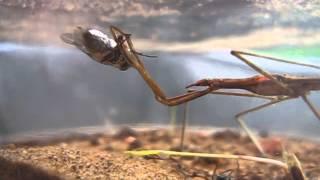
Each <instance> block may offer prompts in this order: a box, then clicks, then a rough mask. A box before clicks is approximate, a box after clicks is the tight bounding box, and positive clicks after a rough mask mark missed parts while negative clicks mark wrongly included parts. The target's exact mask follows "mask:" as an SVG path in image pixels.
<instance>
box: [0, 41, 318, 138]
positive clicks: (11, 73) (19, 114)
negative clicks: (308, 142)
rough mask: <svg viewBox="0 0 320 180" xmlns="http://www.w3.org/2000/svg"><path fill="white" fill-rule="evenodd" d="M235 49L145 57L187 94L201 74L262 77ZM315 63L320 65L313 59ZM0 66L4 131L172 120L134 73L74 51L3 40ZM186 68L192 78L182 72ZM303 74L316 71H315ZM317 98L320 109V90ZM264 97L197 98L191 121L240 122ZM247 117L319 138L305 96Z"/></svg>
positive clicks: (160, 76) (167, 82)
mask: <svg viewBox="0 0 320 180" xmlns="http://www.w3.org/2000/svg"><path fill="white" fill-rule="evenodd" d="M228 52H229V51H228V50H221V51H214V52H211V53H207V54H186V53H160V52H157V53H156V54H158V55H159V56H160V57H159V59H156V60H154V59H152V60H151V59H146V60H145V61H144V62H145V64H146V67H147V69H148V70H150V72H151V74H152V75H153V77H154V79H155V80H156V81H157V82H158V83H159V84H160V86H161V87H162V88H163V89H164V90H165V92H166V93H167V94H168V95H170V96H173V95H177V94H180V93H183V92H184V86H185V85H186V84H189V83H192V82H194V81H196V80H199V79H202V78H227V77H228V78H236V77H238V78H239V77H248V76H251V75H255V74H256V72H254V71H252V70H251V69H250V68H248V67H246V66H245V65H243V64H241V62H239V61H237V60H236V59H235V58H234V57H232V56H231V55H230V54H229V53H228ZM172 59H174V61H172ZM308 61H310V62H311V63H314V64H317V63H318V61H316V60H314V61H313V60H312V58H308ZM0 63H1V66H0V68H1V70H0V77H1V78H0V84H1V88H0V95H1V97H2V98H1V100H0V107H1V108H0V109H1V111H0V114H1V119H0V120H1V121H0V122H1V123H0V124H1V127H2V129H1V132H2V134H6V135H13V134H20V133H27V132H31V131H38V132H40V131H46V130H48V129H50V130H51V131H54V129H56V130H58V129H65V128H71V129H72V128H79V127H87V126H96V127H100V128H101V127H109V128H110V127H113V126H117V125H121V124H131V125H138V124H149V125H159V124H169V113H168V108H167V107H165V106H164V105H162V104H160V103H158V102H157V101H156V100H155V99H154V97H153V94H152V93H151V91H150V89H149V88H148V87H147V86H146V85H145V83H144V82H143V81H142V78H141V77H140V76H139V75H138V74H137V73H136V72H135V71H134V70H129V71H127V72H120V71H117V70H116V69H113V68H112V67H109V66H103V65H100V64H98V63H95V62H94V61H91V60H90V59H89V58H88V57H87V56H86V55H83V54H81V52H79V51H76V50H75V49H66V48H61V47H54V46H51V47H50V46H45V47H41V46H39V47H36V46H30V45H21V44H20V45H17V44H13V43H5V44H0ZM264 65H267V66H266V68H267V69H270V70H272V71H280V70H281V69H283V67H285V65H278V64H276V65H275V64H274V63H271V64H270V63H266V64H264ZM318 65H319V64H318ZM226 69H227V70H226ZM289 70H290V72H291V73H293V74H294V73H298V74H299V73H301V69H300V68H299V69H295V71H293V70H294V69H289ZM163 72H166V73H163ZM181 72H183V73H184V74H185V75H184V76H181ZM303 73H306V74H308V75H317V74H315V72H314V71H312V70H310V71H303ZM310 98H311V100H312V101H313V102H314V103H315V104H317V105H318V106H320V104H319V103H318V102H320V94H319V93H318V92H314V93H312V94H311V96H310ZM263 102H264V100H259V99H254V98H246V97H231V96H221V95H208V96H206V97H202V98H200V99H198V100H195V101H193V102H191V103H190V112H189V124H190V125H192V126H212V127H238V124H237V123H235V121H234V115H235V114H237V113H238V112H241V111H243V110H245V109H248V108H250V107H254V106H256V105H258V104H261V103H263ZM246 119H248V123H249V125H250V126H251V127H253V128H256V129H259V130H267V131H272V132H282V133H283V132H286V133H289V134H295V135H298V136H307V137H316V136H319V135H320V134H319V132H320V131H319V128H320V123H319V122H318V120H317V119H316V118H315V117H314V115H313V114H312V112H311V111H310V110H309V109H308V107H307V106H306V105H305V104H304V103H303V101H302V100H300V99H294V100H290V101H288V102H284V103H280V104H277V105H275V106H272V107H270V108H266V109H265V110H261V111H259V112H255V113H252V114H250V115H248V116H246Z"/></svg>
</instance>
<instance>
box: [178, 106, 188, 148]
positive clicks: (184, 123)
mask: <svg viewBox="0 0 320 180" xmlns="http://www.w3.org/2000/svg"><path fill="white" fill-rule="evenodd" d="M188 112H189V103H188V102H186V103H184V104H183V118H182V126H181V138H180V151H183V149H184V137H185V132H186V127H187V121H188V118H189V117H188Z"/></svg>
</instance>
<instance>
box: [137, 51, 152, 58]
mask: <svg viewBox="0 0 320 180" xmlns="http://www.w3.org/2000/svg"><path fill="white" fill-rule="evenodd" d="M133 53H135V54H138V55H139V56H144V57H150V58H157V57H158V56H155V55H146V54H143V53H141V52H137V51H133Z"/></svg>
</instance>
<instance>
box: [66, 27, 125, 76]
mask: <svg viewBox="0 0 320 180" xmlns="http://www.w3.org/2000/svg"><path fill="white" fill-rule="evenodd" d="M112 34H113V36H114V39H112V38H109V37H108V36H107V35H106V34H104V33H103V32H101V31H99V30H97V29H91V28H87V29H85V28H82V27H77V28H76V29H75V30H74V31H73V32H72V33H64V34H62V35H61V39H62V41H64V42H65V43H68V44H71V45H74V46H76V47H77V48H78V49H80V50H81V51H82V52H84V53H86V54H87V55H88V56H90V57H91V58H92V59H93V60H94V61H97V62H99V63H102V64H105V65H110V66H113V67H115V68H118V69H119V70H122V71H125V70H127V69H128V68H129V67H130V64H129V63H128V62H127V58H126V56H124V55H123V53H122V52H123V51H121V50H120V48H126V49H125V50H127V49H128V48H127V47H126V46H125V44H124V43H125V37H124V36H122V35H121V34H116V36H115V34H114V33H113V32H112ZM123 34H124V33H123Z"/></svg>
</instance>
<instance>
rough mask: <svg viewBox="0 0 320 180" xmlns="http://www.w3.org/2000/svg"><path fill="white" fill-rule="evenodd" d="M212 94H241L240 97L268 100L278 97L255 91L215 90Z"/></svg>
mask: <svg viewBox="0 0 320 180" xmlns="http://www.w3.org/2000/svg"><path fill="white" fill-rule="evenodd" d="M210 94H217V95H229V96H240V97H253V98H261V99H267V100H275V99H276V97H274V96H262V95H259V94H253V93H236V92H223V91H213V92H211V93H210Z"/></svg>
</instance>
